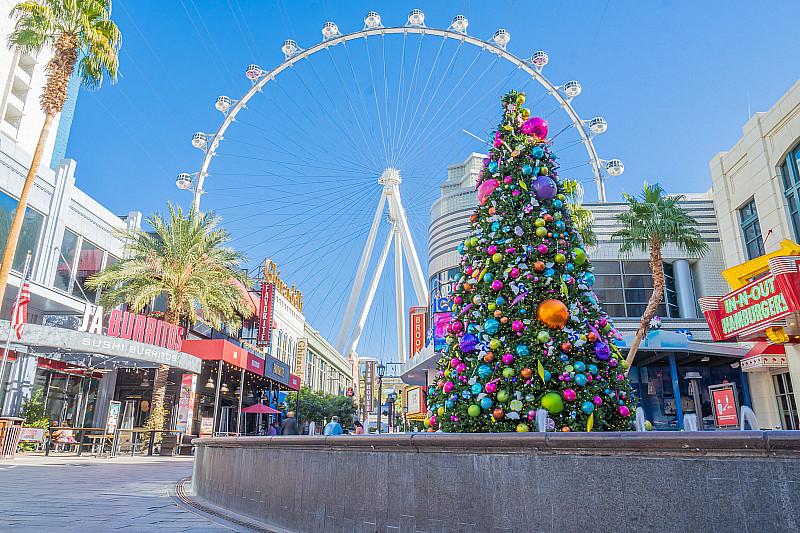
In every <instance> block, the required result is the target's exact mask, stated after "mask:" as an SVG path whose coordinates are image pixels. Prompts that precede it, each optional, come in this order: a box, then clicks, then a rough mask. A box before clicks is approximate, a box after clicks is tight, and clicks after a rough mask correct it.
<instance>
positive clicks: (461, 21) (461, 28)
mask: <svg viewBox="0 0 800 533" xmlns="http://www.w3.org/2000/svg"><path fill="white" fill-rule="evenodd" d="M468 26H469V21H468V20H467V17H465V16H464V15H456V17H455V18H454V19H453V22H451V23H450V27H451V28H453V30H454V31H457V32H458V33H467V27H468Z"/></svg>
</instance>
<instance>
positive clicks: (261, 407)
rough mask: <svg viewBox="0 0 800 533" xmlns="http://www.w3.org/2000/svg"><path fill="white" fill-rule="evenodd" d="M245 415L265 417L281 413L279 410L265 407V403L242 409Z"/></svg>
mask: <svg viewBox="0 0 800 533" xmlns="http://www.w3.org/2000/svg"><path fill="white" fill-rule="evenodd" d="M242 412H243V413H261V414H263V415H277V414H279V413H280V411H278V410H277V409H273V408H272V407H270V406H269V405H264V404H263V403H257V404H255V405H251V406H250V407H245V408H244V409H242Z"/></svg>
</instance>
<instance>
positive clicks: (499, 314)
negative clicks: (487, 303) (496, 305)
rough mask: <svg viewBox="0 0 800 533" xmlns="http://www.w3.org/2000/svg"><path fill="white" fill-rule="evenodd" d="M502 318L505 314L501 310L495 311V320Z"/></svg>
mask: <svg viewBox="0 0 800 533" xmlns="http://www.w3.org/2000/svg"><path fill="white" fill-rule="evenodd" d="M501 316H503V312H502V311H501V310H499V309H497V310H495V312H494V317H495V318H500V317H501Z"/></svg>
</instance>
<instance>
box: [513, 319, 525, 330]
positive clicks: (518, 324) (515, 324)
mask: <svg viewBox="0 0 800 533" xmlns="http://www.w3.org/2000/svg"><path fill="white" fill-rule="evenodd" d="M511 329H513V330H514V331H522V330H523V329H525V324H523V323H522V320H515V321H514V322H512V323H511Z"/></svg>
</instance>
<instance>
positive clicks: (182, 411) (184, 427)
mask: <svg viewBox="0 0 800 533" xmlns="http://www.w3.org/2000/svg"><path fill="white" fill-rule="evenodd" d="M196 390H197V374H183V376H181V392H180V396H179V397H178V422H177V424H176V425H175V429H176V430H177V431H180V432H182V433H189V432H190V431H191V430H192V422H193V421H194V398H195V391H196Z"/></svg>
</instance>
